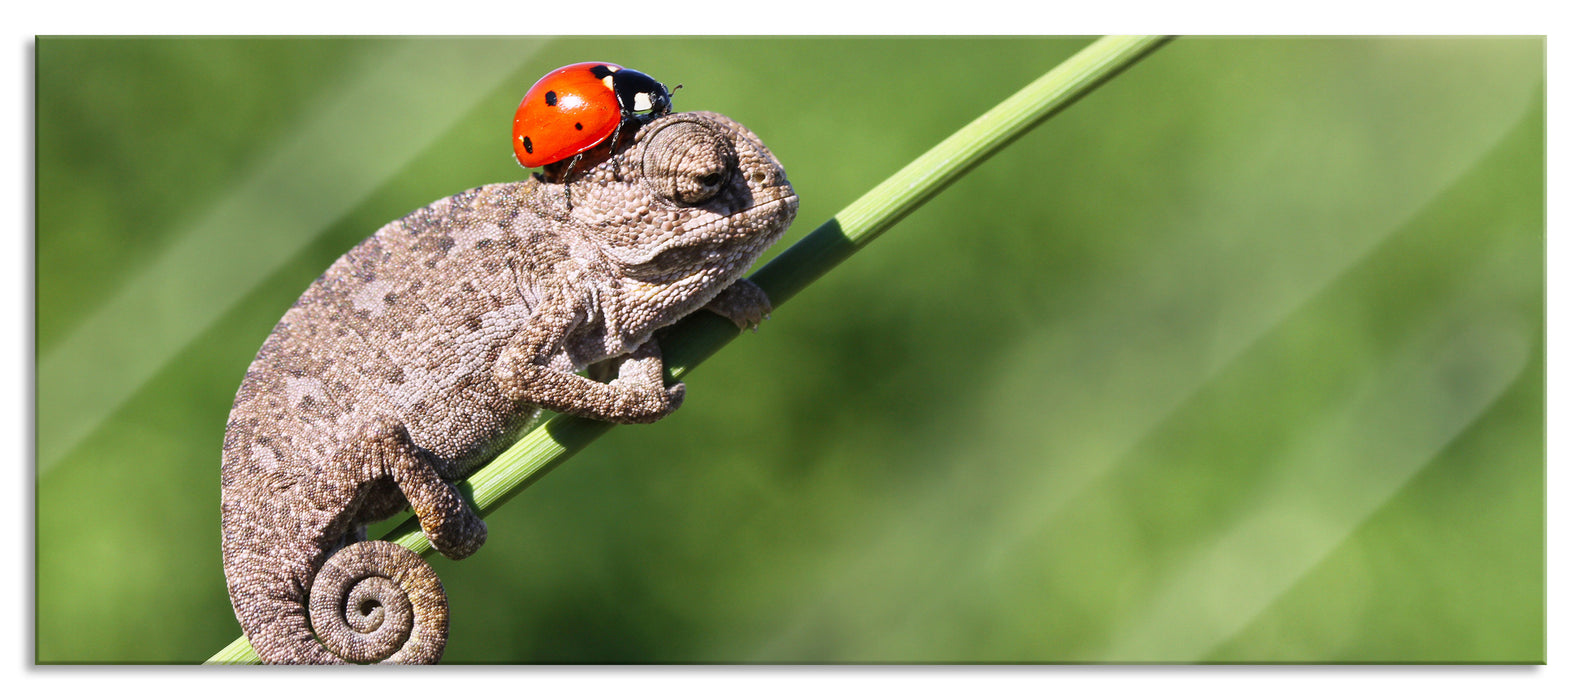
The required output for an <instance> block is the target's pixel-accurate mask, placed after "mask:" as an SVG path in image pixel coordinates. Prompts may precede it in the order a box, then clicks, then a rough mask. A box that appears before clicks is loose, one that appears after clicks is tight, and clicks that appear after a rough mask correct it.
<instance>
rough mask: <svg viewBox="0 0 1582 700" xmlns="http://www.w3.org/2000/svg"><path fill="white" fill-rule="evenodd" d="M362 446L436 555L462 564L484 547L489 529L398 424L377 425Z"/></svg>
mask: <svg viewBox="0 0 1582 700" xmlns="http://www.w3.org/2000/svg"><path fill="white" fill-rule="evenodd" d="M362 443H363V445H365V446H366V448H367V449H369V450H371V454H369V455H368V456H369V461H368V463H369V464H374V465H378V466H377V467H376V468H377V469H378V470H379V471H380V472H381V473H384V474H389V475H390V476H391V477H393V478H394V479H395V483H396V488H398V489H400V490H401V494H402V495H403V496H406V500H407V502H409V503H411V504H412V512H413V513H415V514H417V520H418V524H419V525H421V526H422V527H423V534H424V535H426V536H427V537H428V541H429V543H430V544H432V545H434V549H435V550H437V551H438V552H439V553H440V554H443V555H445V556H446V557H447V558H450V559H462V558H465V557H467V556H468V555H471V554H472V553H473V552H476V551H478V548H479V547H481V546H483V542H484V540H485V539H486V538H487V537H488V535H489V528H488V526H487V525H485V524H484V522H483V519H482V518H480V517H478V515H477V514H476V513H474V512H472V508H471V507H469V506H468V505H467V502H466V501H465V500H463V499H462V497H461V493H460V492H458V491H457V490H456V487H455V486H453V485H451V484H450V483H449V482H447V481H445V480H444V479H443V478H441V477H440V474H439V470H438V469H436V468H435V465H433V464H432V463H430V462H429V460H428V459H427V458H425V456H424V454H423V453H422V452H421V451H420V450H419V449H418V447H417V446H416V445H414V444H412V438H411V436H409V435H408V434H407V431H406V427H405V426H403V425H401V424H400V423H399V422H397V421H394V420H384V421H379V422H377V423H376V424H375V425H374V426H372V427H371V429H370V430H369V431H368V432H367V433H365V437H364V439H363V441H362Z"/></svg>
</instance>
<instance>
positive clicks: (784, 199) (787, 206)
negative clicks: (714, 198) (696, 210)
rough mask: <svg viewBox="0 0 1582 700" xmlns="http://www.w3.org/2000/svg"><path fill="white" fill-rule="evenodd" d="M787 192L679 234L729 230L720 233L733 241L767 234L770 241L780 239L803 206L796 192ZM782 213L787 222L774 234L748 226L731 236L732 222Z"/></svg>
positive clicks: (701, 222) (700, 222) (694, 225)
mask: <svg viewBox="0 0 1582 700" xmlns="http://www.w3.org/2000/svg"><path fill="white" fill-rule="evenodd" d="M785 190H786V192H785V194H783V195H780V196H778V197H775V198H774V199H770V200H766V201H762V202H759V203H757V204H754V205H752V206H750V207H747V208H746V209H741V210H738V211H734V212H731V213H730V214H723V215H719V216H718V217H717V218H712V219H707V220H704V221H699V222H697V223H695V224H693V225H691V226H687V227H685V228H681V229H677V233H680V234H682V235H688V234H694V233H697V232H699V231H708V230H710V229H722V228H723V229H727V230H723V231H720V233H722V234H727V235H726V238H728V239H732V240H736V239H741V238H747V237H757V236H761V235H763V234H765V233H770V234H771V235H770V240H773V239H775V238H778V237H779V236H780V234H782V233H784V232H785V230H786V229H788V228H790V227H791V219H793V218H794V217H795V216H796V210H797V207H798V206H800V205H801V198H799V197H797V194H796V192H793V191H791V188H790V187H786V188H785ZM782 211H783V212H786V215H785V216H784V219H785V220H784V221H783V222H782V223H781V225H780V226H779V227H776V228H774V229H773V231H772V233H771V231H770V230H769V229H764V228H760V227H758V226H747V227H744V230H743V233H741V234H738V235H729V234H730V231H729V230H728V229H729V228H730V224H731V223H732V222H736V221H741V220H743V219H756V218H762V217H768V216H772V215H774V214H777V213H779V212H782Z"/></svg>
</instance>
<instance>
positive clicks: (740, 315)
mask: <svg viewBox="0 0 1582 700" xmlns="http://www.w3.org/2000/svg"><path fill="white" fill-rule="evenodd" d="M703 308H705V309H708V310H709V311H712V312H714V313H716V314H719V315H721V316H724V317H725V318H727V319H729V320H730V322H731V323H734V324H736V327H737V328H740V329H742V330H746V329H748V328H751V329H753V330H758V324H759V323H761V322H762V321H764V319H767V318H769V312H770V311H772V310H774V304H773V303H771V302H770V301H769V295H768V294H765V293H764V290H762V289H760V288H759V287H758V285H756V284H753V283H752V282H749V281H747V280H745V279H739V280H736V281H735V282H732V283H731V286H729V287H726V288H725V289H724V290H723V291H721V292H720V293H719V294H717V295H715V297H714V298H713V299H710V300H709V303H708V304H707V305H705V306H704V307H703Z"/></svg>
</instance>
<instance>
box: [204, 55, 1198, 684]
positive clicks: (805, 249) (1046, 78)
mask: <svg viewBox="0 0 1582 700" xmlns="http://www.w3.org/2000/svg"><path fill="white" fill-rule="evenodd" d="M1168 40H1169V39H1168V38H1167V37H1123V36H1110V37H1104V38H1102V39H1099V40H1098V41H1095V42H1093V43H1092V44H1090V45H1088V46H1087V47H1086V48H1084V49H1083V50H1082V51H1080V52H1078V53H1077V54H1076V55H1075V56H1072V57H1071V58H1069V59H1067V60H1066V61H1065V62H1064V63H1061V64H1060V65H1059V66H1056V67H1055V68H1054V70H1051V71H1049V72H1048V73H1045V74H1044V75H1043V76H1042V77H1040V78H1038V79H1037V80H1034V81H1033V82H1032V83H1030V84H1028V85H1027V86H1026V87H1024V88H1022V89H1021V90H1020V91H1018V92H1017V93H1016V94H1014V95H1011V96H1010V97H1009V98H1007V99H1006V100H1005V101H1004V102H1001V103H1000V104H998V105H996V106H995V107H994V108H992V109H990V110H989V111H987V112H985V113H983V115H982V116H979V117H978V118H977V119H974V120H973V121H972V122H971V123H969V124H967V125H966V126H964V127H962V128H961V129H960V130H959V131H957V132H956V133H954V134H952V135H951V136H950V137H949V138H946V139H945V140H944V141H941V142H940V143H939V144H938V145H936V146H934V147H933V148H931V149H929V150H928V152H927V153H924V154H923V155H922V156H919V157H918V158H917V159H916V160H914V161H912V162H911V163H909V164H908V165H906V167H903V168H901V169H900V170H899V171H897V172H896V173H895V174H894V175H891V176H890V177H889V178H888V179H886V180H885V181H884V182H881V183H879V185H878V186H877V187H875V188H873V189H872V190H869V191H868V193H867V194H865V195H863V196H862V197H860V198H858V199H857V201H855V202H852V203H851V204H850V205H849V206H847V207H846V208H845V209H842V210H841V211H840V213H838V214H836V215H835V217H834V218H833V219H830V220H829V221H826V222H824V223H823V224H821V225H820V226H819V227H818V228H816V229H814V230H813V231H812V232H811V233H809V234H808V235H807V236H806V237H804V238H803V239H802V240H800V241H798V242H797V243H796V245H794V246H791V247H790V248H789V249H787V250H786V251H785V252H784V253H781V254H780V255H779V256H777V257H776V258H775V259H774V260H771V261H770V262H769V263H768V264H766V265H764V266H763V268H761V269H759V270H758V272H757V273H756V274H754V275H753V276H752V277H751V279H752V281H753V282H754V283H756V284H757V285H758V286H759V287H762V288H763V290H764V291H765V292H767V293H768V294H769V298H770V299H772V300H773V301H774V303H775V308H776V309H778V308H779V307H780V306H781V305H783V304H784V303H785V302H786V301H788V300H789V299H790V298H791V297H792V296H794V295H795V294H796V293H797V292H799V291H801V290H802V289H803V288H804V287H806V286H807V285H809V284H811V283H812V282H813V281H814V280H816V279H818V278H819V277H821V276H823V275H824V273H826V272H829V271H830V270H832V269H834V268H835V266H836V265H839V264H840V263H841V261H843V260H845V259H846V258H847V257H849V256H850V255H851V254H852V253H855V252H857V250H858V249H860V248H862V247H863V246H864V245H867V244H868V243H869V242H871V241H872V240H873V239H875V238H877V237H878V236H879V234H881V233H884V232H885V231H886V230H887V229H889V228H890V227H891V226H893V225H894V224H895V223H896V222H897V221H900V220H901V219H902V218H903V217H905V216H906V215H907V214H910V213H911V212H912V211H913V210H914V209H916V208H917V207H919V206H921V205H922V204H923V203H924V202H926V201H928V200H929V199H930V198H931V197H933V196H934V195H936V194H938V193H939V192H940V191H941V190H943V189H944V188H945V187H947V186H948V185H950V183H952V182H955V181H956V179H957V178H960V177H961V176H962V175H964V174H966V173H967V172H968V171H969V170H971V169H972V168H974V167H976V166H977V165H978V164H979V163H982V162H983V161H985V160H987V159H988V158H989V156H992V155H994V153H995V152H997V151H999V150H1000V149H1001V148H1003V147H1004V146H1005V145H1006V144H1008V143H1010V142H1011V141H1014V140H1016V138H1017V137H1019V136H1021V135H1022V134H1025V133H1027V132H1028V131H1029V130H1031V129H1032V128H1033V127H1035V126H1038V125H1039V124H1040V123H1042V122H1043V121H1044V120H1045V119H1048V118H1049V117H1051V116H1053V115H1054V114H1055V113H1056V112H1059V111H1060V110H1061V109H1063V108H1065V107H1067V106H1069V105H1071V104H1072V103H1074V102H1076V101H1077V100H1078V99H1080V98H1081V97H1082V96H1083V95H1086V94H1087V93H1088V92H1089V91H1091V90H1093V89H1094V88H1096V87H1098V86H1099V85H1101V84H1103V83H1104V82H1105V81H1106V80H1108V79H1110V78H1112V77H1114V76H1116V75H1118V74H1120V73H1121V72H1122V71H1124V70H1125V69H1126V68H1128V67H1130V66H1131V65H1132V64H1133V63H1135V62H1136V61H1138V60H1139V59H1141V58H1142V57H1144V56H1146V55H1147V54H1148V53H1149V52H1151V51H1153V50H1154V49H1156V48H1158V47H1159V46H1161V45H1163V44H1164V43H1165V42H1166V41H1168ZM739 333H740V332H739V331H738V330H737V329H736V327H735V326H733V325H731V324H730V323H729V322H728V321H725V320H724V319H722V318H719V317H717V316H715V315H713V314H711V313H707V312H699V313H697V314H693V315H692V316H689V317H687V318H685V319H683V320H682V321H681V322H680V323H677V324H676V325H675V326H673V327H671V328H670V329H667V331H666V332H665V333H664V334H663V336H662V338H661V344H662V347H663V348H664V357H665V361H666V365H667V366H666V372H667V373H668V374H669V376H670V379H671V381H675V380H678V379H680V378H681V377H683V376H686V374H687V373H689V372H691V371H692V370H693V369H694V368H696V367H697V366H698V365H699V364H700V363H702V362H703V361H704V360H706V359H708V357H709V356H710V355H713V354H714V353H715V352H716V351H718V350H719V349H720V348H722V347H724V346H725V344H726V343H729V342H730V341H731V340H732V339H734V338H735V337H736V336H737V335H738V334H739ZM612 427H614V426H613V425H612V424H610V423H601V422H599V421H593V420H587V419H583V418H575V417H572V416H564V415H556V416H553V417H551V418H550V419H549V420H547V421H545V422H544V423H542V424H541V425H539V426H538V427H536V428H534V429H533V430H531V431H529V432H528V434H527V435H526V436H524V437H523V438H522V439H521V440H519V441H518V442H517V443H516V444H515V445H512V446H511V447H510V449H507V450H506V451H505V452H503V453H501V454H500V455H499V456H498V457H496V458H495V459H494V460H493V461H491V462H490V463H489V464H487V465H485V466H484V467H483V468H482V469H479V470H478V471H477V472H476V473H474V474H473V475H472V476H470V477H468V478H467V479H466V480H465V481H462V482H459V483H458V484H457V487H458V488H460V490H461V492H462V494H463V496H465V497H467V498H468V499H469V500H470V501H471V502H472V505H473V507H474V508H475V509H476V510H478V511H479V512H480V513H482V514H484V515H488V514H489V513H492V512H494V510H495V509H496V508H498V507H499V506H500V505H501V504H503V503H505V502H506V501H508V500H510V499H511V497H512V496H514V495H516V494H517V493H518V492H520V491H521V490H522V489H525V488H527V487H528V486H530V485H532V484H533V482H535V481H538V480H539V479H540V478H542V477H543V476H544V475H545V474H548V473H549V472H550V470H552V469H554V468H555V467H556V466H559V465H560V464H561V463H562V462H564V461H566V459H568V458H569V457H571V456H572V455H574V454H576V453H577V452H578V451H579V450H581V449H582V448H583V447H586V446H587V445H588V444H589V443H592V442H593V441H594V440H595V439H597V438H598V437H599V436H600V435H603V434H604V433H605V432H606V431H608V430H609V429H610V428H612ZM385 538H386V539H389V540H392V541H394V542H396V543H399V544H400V545H402V546H404V547H407V548H408V549H411V550H412V551H414V552H417V553H419V554H423V555H425V556H427V555H428V554H430V553H431V549H430V547H429V543H428V539H427V538H425V537H424V536H423V533H422V530H421V529H419V527H418V524H417V519H416V518H409V519H408V520H407V521H406V522H404V523H402V524H400V525H398V526H397V527H396V528H395V529H394V530H391V531H390V533H389V534H388V535H386V537H385ZM257 662H258V656H257V655H256V654H255V653H254V652H253V649H252V647H251V646H250V645H249V644H248V643H247V639H246V637H241V638H238V639H237V640H236V641H234V642H232V643H231V644H230V645H228V646H226V647H225V648H224V649H222V650H220V652H219V653H217V654H215V655H214V656H213V657H212V658H210V659H209V660H208V662H207V663H211V664H226V663H230V664H235V663H257Z"/></svg>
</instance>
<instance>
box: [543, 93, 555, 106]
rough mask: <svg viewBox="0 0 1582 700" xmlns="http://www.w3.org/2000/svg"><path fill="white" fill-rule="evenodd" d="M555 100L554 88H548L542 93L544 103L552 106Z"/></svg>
mask: <svg viewBox="0 0 1582 700" xmlns="http://www.w3.org/2000/svg"><path fill="white" fill-rule="evenodd" d="M555 100H556V98H555V91H554V90H550V91H549V92H546V93H544V104H546V105H549V106H551V107H554V106H555Z"/></svg>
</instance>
